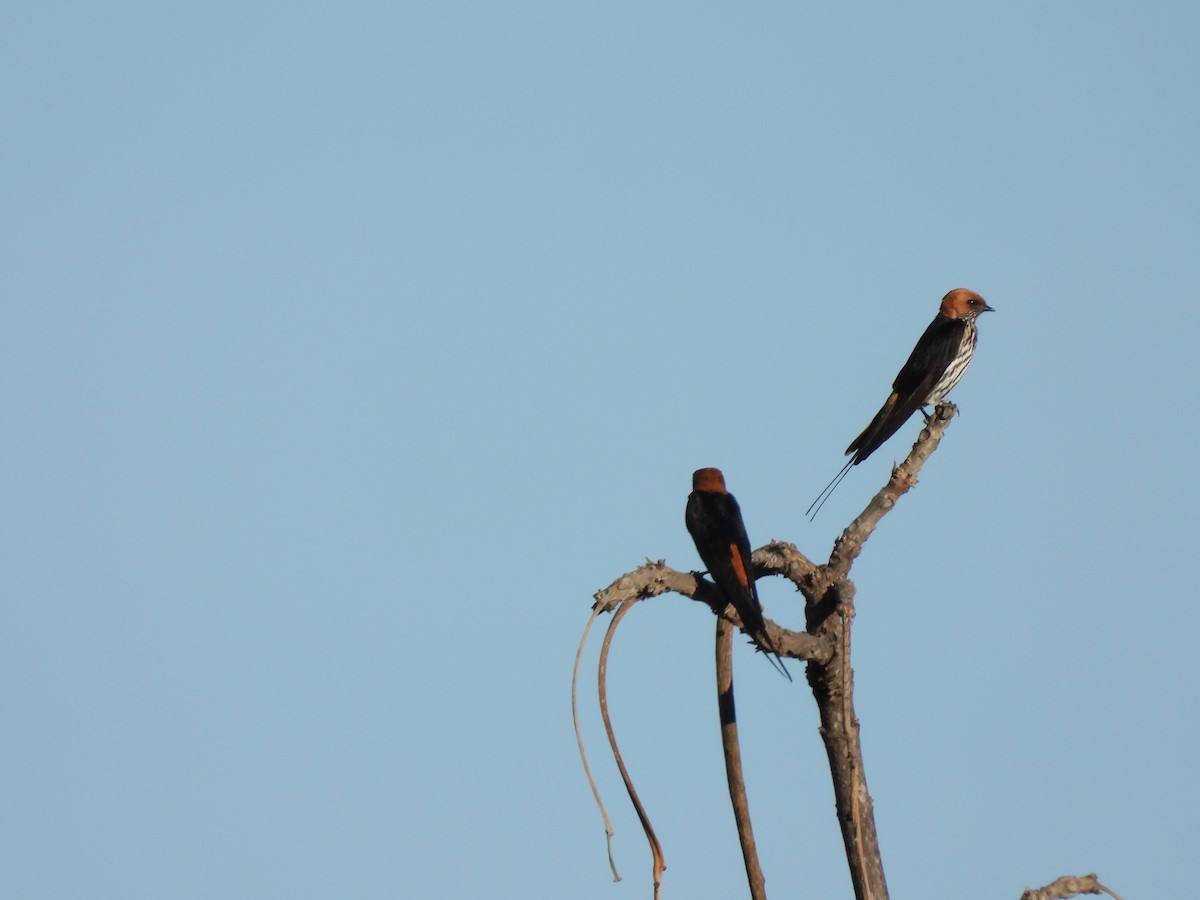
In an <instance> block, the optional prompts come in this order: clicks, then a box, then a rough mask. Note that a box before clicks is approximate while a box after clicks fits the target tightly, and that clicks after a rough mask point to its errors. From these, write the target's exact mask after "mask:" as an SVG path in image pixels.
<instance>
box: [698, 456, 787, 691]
mask: <svg viewBox="0 0 1200 900" xmlns="http://www.w3.org/2000/svg"><path fill="white" fill-rule="evenodd" d="M684 522H685V523H686V524H687V529H688V532H689V533H690V534H691V536H692V540H693V541H694V542H695V544H696V551H697V552H698V553H699V554H700V559H701V560H703V561H704V565H705V566H707V567H708V574H709V575H711V576H712V579H713V581H715V582H716V584H717V587H718V588H719V589H720V591H721V594H722V596H724V598H725V600H726V601H727V602H728V603H731V604H733V608H734V609H735V610H737V614H738V616H739V617H740V618H741V620H742V628H743V630H744V631H745V632H746V633H747V634H748V635H750V637H751V638H752V639H753V640H754V642H755V643H756V644H757V645H758V646H759V647H760V648H761V649H762V650H764V651H765V652H766V653H767V654H768V656H767V659H769V660H770V661H771V664H772V665H774V666H775V667H776V668H777V669H779V671H780V672H782V673H783V674H784V675H785V676H786V677H787V679H788V681H791V680H792V676H791V675H790V674H788V670H787V669H786V668H784V666H783V660H782V659H781V658H780V656H779V651H778V649H777V648H776V647H775V644H774V643H773V642H772V641H771V639H770V638H769V637H768V636H767V626H766V622H764V621H763V613H762V604H761V603H760V602H759V600H758V589H757V588H756V587H755V585H754V575H753V572H754V566H753V565H752V564H751V562H750V538H748V537H747V536H746V525H745V523H744V522H743V521H742V510H741V507H740V506H738V502H737V500H736V499H735V498H734V496H733V494H731V493H729V491H728V490H726V488H725V476H724V474H722V472H721V470H720V469H714V468H704V469H697V470H696V471H695V472H693V473H692V492H691V493H690V494H689V495H688V501H687V509H686V511H685V513H684ZM771 655H773V656H774V659H771Z"/></svg>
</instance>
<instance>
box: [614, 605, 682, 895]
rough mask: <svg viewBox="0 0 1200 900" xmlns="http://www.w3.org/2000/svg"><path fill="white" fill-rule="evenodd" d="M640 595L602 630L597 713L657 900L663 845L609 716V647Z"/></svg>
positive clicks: (624, 606) (621, 609)
mask: <svg viewBox="0 0 1200 900" xmlns="http://www.w3.org/2000/svg"><path fill="white" fill-rule="evenodd" d="M639 599H640V598H638V597H630V598H628V599H625V600H623V601H621V605H620V606H619V607H618V608H617V612H616V614H615V615H614V616H613V619H612V621H611V622H609V623H608V631H607V632H605V634H604V643H603V644H602V645H601V647H600V667H599V670H598V672H597V681H598V684H599V693H600V717H601V718H602V719H604V731H605V733H606V734H607V735H608V743H609V746H610V747H612V752H613V758H614V759H616V761H617V769H618V770H620V772H621V780H622V781H624V782H625V790H626V792H627V793H628V794H629V799H630V801H632V803H633V808H634V810H636V811H637V817H638V821H639V822H641V823H642V831H644V832H645V833H646V840H647V841H648V842H649V844H650V853H651V854H652V855H653V857H654V865H653V878H654V898H655V900H658V896H659V889H660V888H661V887H662V873H663V870H665V869H666V868H667V863H666V861H665V859H664V858H663V852H662V845H661V844H660V843H659V842H658V835H656V834H655V833H654V826H652V825H651V824H650V817H649V816H647V815H646V810H645V808H644V807H643V806H642V801H641V800H640V799H639V798H638V794H637V791H636V790H634V787H633V780H632V779H631V778H630V777H629V772H628V770H626V768H625V761H624V760H623V759H622V758H621V751H620V749H619V748H618V747H617V736H616V733H615V732H614V731H613V727H612V719H611V718H609V715H608V650H609V647H610V646H611V645H612V639H613V635H614V634H615V633H616V630H617V625H618V624H620V622H621V619H623V618H624V617H625V614H626V613H627V612H629V610H630V608H631V607H632V606H633V604H635V603H637V601H638V600H639Z"/></svg>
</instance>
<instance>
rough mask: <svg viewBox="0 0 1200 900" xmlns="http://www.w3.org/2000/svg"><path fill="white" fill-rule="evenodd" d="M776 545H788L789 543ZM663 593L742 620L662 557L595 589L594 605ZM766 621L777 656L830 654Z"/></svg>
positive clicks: (823, 644)
mask: <svg viewBox="0 0 1200 900" xmlns="http://www.w3.org/2000/svg"><path fill="white" fill-rule="evenodd" d="M770 546H774V545H770ZM780 546H783V547H791V545H790V544H783V545H780ZM763 549H764V550H766V549H768V548H763ZM791 549H792V551H793V553H794V554H795V557H798V558H799V560H803V559H804V557H803V556H801V555H800V554H799V552H798V551H796V548H795V547H791ZM761 552H763V551H758V553H761ZM758 553H756V554H755V563H756V565H757V564H758ZM789 564H790V565H792V566H796V565H800V563H798V562H797V560H796V559H794V558H790V557H789ZM809 565H811V563H810V564H809ZM767 571H771V570H769V569H768V570H767ZM666 593H675V594H681V595H683V596H684V597H688V598H690V599H692V600H696V601H698V602H700V603H703V604H705V605H706V606H708V608H709V609H711V610H712V611H713V613H714V614H715V615H718V616H722V615H723V616H725V617H726V618H728V619H729V620H730V621H732V622H733V623H734V624H735V625H737V626H738V628H742V620H741V619H740V618H739V617H738V614H737V612H736V610H734V609H733V607H732V606H728V605H727V604H726V601H725V598H724V597H723V596H722V594H721V592H720V590H718V588H717V586H716V585H715V584H713V583H712V582H711V581H707V580H705V579H704V578H701V577H700V576H699V575H697V574H696V573H695V572H677V571H676V570H674V569H672V568H671V567H670V566H668V565H667V564H666V563H664V562H663V561H662V560H658V561H657V562H647V563H646V564H645V565H644V566H641V567H640V568H637V569H634V570H633V571H632V572H626V573H625V574H624V575H622V576H621V577H620V578H618V579H617V580H616V581H614V582H613V583H612V584H610V585H609V586H608V587H606V588H604V589H603V590H600V591H597V592H596V595H595V599H596V604H595V607H596V608H599V610H600V611H601V612H609V611H611V610H613V609H616V608H617V607H618V606H620V605H621V604H622V603H624V602H625V601H627V600H646V599H649V598H651V597H657V596H659V595H661V594H666ZM766 624H767V634H768V635H769V636H770V638H771V640H772V641H773V642H774V643H775V646H776V647H778V648H779V653H780V655H781V656H787V657H791V658H792V659H818V660H828V659H829V657H830V656H831V655H832V653H833V649H832V647H831V646H830V645H829V643H828V641H824V640H821V639H819V638H814V637H813V636H812V635H810V634H806V633H805V632H803V631H790V630H788V629H786V628H782V627H780V626H779V625H776V624H775V623H774V622H772V621H771V620H769V619H768V620H767V623H766ZM743 630H744V629H743Z"/></svg>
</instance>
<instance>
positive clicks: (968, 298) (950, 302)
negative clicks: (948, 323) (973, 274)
mask: <svg viewBox="0 0 1200 900" xmlns="http://www.w3.org/2000/svg"><path fill="white" fill-rule="evenodd" d="M985 312H995V310H994V309H992V308H991V307H990V306H988V305H987V301H986V300H984V299H983V298H982V297H980V296H979V295H978V294H977V293H975V292H974V291H968V290H967V289H966V288H955V289H954V290H952V291H951V292H950V293H948V294H947V295H946V296H945V297H943V298H942V309H941V313H942V315H943V316H945V317H946V318H947V319H973V318H975V317H976V316H977V315H979V314H980V313H985Z"/></svg>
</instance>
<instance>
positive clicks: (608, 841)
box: [571, 605, 621, 881]
mask: <svg viewBox="0 0 1200 900" xmlns="http://www.w3.org/2000/svg"><path fill="white" fill-rule="evenodd" d="M599 615H600V607H599V605H597V606H595V607H593V608H592V614H591V615H590V616H588V621H587V625H586V626H584V629H583V634H582V636H580V638H579V649H577V650H576V651H575V666H574V668H573V669H572V670H571V721H572V722H573V723H574V725H575V743H576V744H577V745H578V746H579V759H580V761H582V762H583V772H584V774H585V775H587V780H588V786H589V787H591V789H592V797H594V798H595V800H596V806H597V807H599V809H600V816H601V818H602V819H604V842H605V845H606V846H607V847H608V867H609V868H610V869H612V874H613V881H620V880H621V873H620V872H618V871H617V863H616V861H615V860H614V859H613V850H612V839H613V825H612V820H611V819H609V817H608V810H607V809H605V807H604V801H603V800H601V799H600V788H598V787H597V786H596V779H595V778H593V777H592V767H591V766H590V765H588V758H587V751H586V750H585V749H584V747H583V731H582V730H581V729H580V727H579V700H578V698H579V692H578V686H579V661H580V659H582V657H583V646H584V644H586V643H587V639H588V634H590V633H591V630H592V626H593V625H594V624H596V617H597V616H599Z"/></svg>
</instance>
